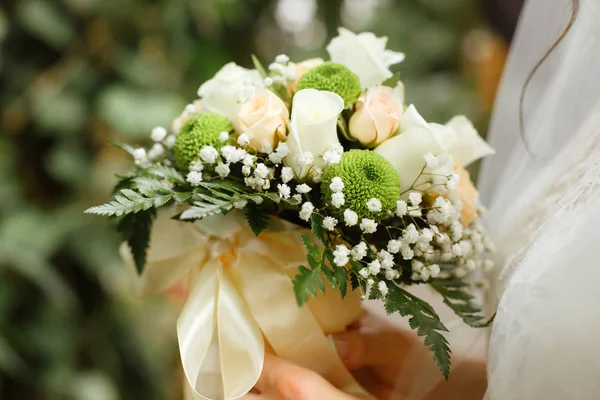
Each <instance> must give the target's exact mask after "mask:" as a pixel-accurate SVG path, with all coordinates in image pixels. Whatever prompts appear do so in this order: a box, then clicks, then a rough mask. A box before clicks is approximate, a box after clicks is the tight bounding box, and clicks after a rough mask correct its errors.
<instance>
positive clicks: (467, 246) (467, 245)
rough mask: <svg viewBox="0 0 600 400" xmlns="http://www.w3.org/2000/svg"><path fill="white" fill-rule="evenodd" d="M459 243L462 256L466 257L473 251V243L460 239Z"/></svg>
mask: <svg viewBox="0 0 600 400" xmlns="http://www.w3.org/2000/svg"><path fill="white" fill-rule="evenodd" d="M459 244H460V247H461V251H462V256H463V257H468V256H469V255H471V253H472V252H473V244H472V243H471V242H470V241H469V240H461V241H460V242H459Z"/></svg>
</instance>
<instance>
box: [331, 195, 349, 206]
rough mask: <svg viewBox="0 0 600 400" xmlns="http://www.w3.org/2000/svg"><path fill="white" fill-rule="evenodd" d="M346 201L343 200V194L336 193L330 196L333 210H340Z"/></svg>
mask: <svg viewBox="0 0 600 400" xmlns="http://www.w3.org/2000/svg"><path fill="white" fill-rule="evenodd" d="M345 202H346V201H345V200H344V193H342V192H337V193H333V194H332V195H331V205H332V206H334V207H335V208H340V207H341V206H343V205H344V203H345Z"/></svg>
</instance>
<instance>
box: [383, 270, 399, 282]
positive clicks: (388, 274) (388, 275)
mask: <svg viewBox="0 0 600 400" xmlns="http://www.w3.org/2000/svg"><path fill="white" fill-rule="evenodd" d="M399 277H400V273H399V272H398V271H395V270H392V269H388V270H387V271H385V279H387V280H388V281H391V280H394V279H397V278H399Z"/></svg>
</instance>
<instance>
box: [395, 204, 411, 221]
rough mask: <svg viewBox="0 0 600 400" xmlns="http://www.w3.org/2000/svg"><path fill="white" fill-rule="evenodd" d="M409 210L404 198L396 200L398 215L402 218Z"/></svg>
mask: <svg viewBox="0 0 600 400" xmlns="http://www.w3.org/2000/svg"><path fill="white" fill-rule="evenodd" d="M407 211H408V205H407V204H406V202H405V201H404V200H398V201H397V202H396V215H397V216H399V217H400V218H402V217H404V216H405V215H406V212H407Z"/></svg>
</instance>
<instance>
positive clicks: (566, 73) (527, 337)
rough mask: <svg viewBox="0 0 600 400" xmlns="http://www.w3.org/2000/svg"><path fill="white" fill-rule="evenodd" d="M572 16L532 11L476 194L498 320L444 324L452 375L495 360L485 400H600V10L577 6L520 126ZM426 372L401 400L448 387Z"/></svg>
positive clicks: (545, 0) (518, 41)
mask: <svg viewBox="0 0 600 400" xmlns="http://www.w3.org/2000/svg"><path fill="white" fill-rule="evenodd" d="M573 9H574V8H573V3H572V1H571V0H528V2H527V4H526V6H525V8H524V10H523V13H522V15H521V19H520V21H519V26H518V30H517V32H516V35H515V38H514V41H513V45H512V48H511V51H510V55H509V59H508V62H507V65H506V69H505V71H504V75H503V79H502V83H501V87H500V91H499V93H498V97H497V99H496V103H495V108H494V113H493V119H492V124H491V127H490V132H489V135H488V140H489V141H490V143H491V145H492V146H493V147H494V148H495V149H496V151H497V153H496V155H495V156H492V157H490V158H489V159H487V160H485V161H484V164H483V169H482V171H481V174H480V179H479V183H480V185H479V188H480V192H481V199H482V202H483V203H484V204H486V205H488V213H487V215H486V217H485V221H486V225H487V227H488V232H489V234H490V236H491V237H492V238H493V239H494V241H495V243H496V245H497V247H498V253H497V254H498V260H497V267H496V270H495V271H493V273H492V274H491V276H490V279H491V282H492V285H491V287H492V288H491V291H490V293H488V297H489V301H488V304H489V310H490V313H492V312H493V311H494V310H497V316H496V319H495V321H494V324H493V327H492V329H491V333H490V331H486V330H477V329H473V328H468V327H466V326H464V324H461V323H458V322H457V321H456V318H453V319H454V321H451V322H450V323H449V324H448V323H447V326H448V327H449V328H450V330H451V333H450V334H449V335H448V337H449V339H450V343H451V346H452V348H453V365H454V366H456V365H458V364H460V361H461V358H463V357H473V356H477V355H480V356H483V354H485V353H487V358H488V389H487V392H486V395H485V400H567V399H568V400H592V399H600V290H599V289H600V0H580V9H579V13H578V14H577V16H576V20H575V22H574V24H573V25H572V27H571V29H570V30H569V31H568V34H567V35H566V36H565V38H564V40H561V41H560V43H559V44H558V45H557V46H556V48H555V49H554V50H553V51H552V52H551V53H550V55H549V56H548V57H547V59H546V60H545V61H544V62H543V63H542V64H541V66H540V68H539V69H538V70H537V71H536V72H535V74H534V76H533V78H532V80H531V82H530V84H529V85H528V87H527V90H526V92H525V98H524V107H523V118H524V131H523V134H522V135H521V131H520V127H519V115H520V110H519V99H520V95H521V92H522V89H523V87H524V86H525V83H526V80H527V77H528V75H529V74H530V72H531V71H532V70H534V68H535V67H536V64H538V63H539V61H540V60H542V59H543V58H544V56H545V55H546V53H548V50H549V49H550V48H551V47H552V46H553V44H554V43H556V42H557V39H558V38H559V37H560V36H561V33H563V31H564V30H565V28H566V27H567V25H568V23H569V20H570V18H571V16H572V14H573V13H572V11H573ZM522 136H524V137H525V140H526V142H527V143H528V144H529V146H528V147H529V149H530V150H529V151H528V150H527V147H526V146H525V144H524V139H523V137H522ZM426 297H427V300H430V301H433V303H434V304H435V306H436V307H438V306H439V301H438V300H439V299H437V300H436V299H433V297H434V296H433V295H431V294H429V295H427V296H426ZM442 315H443V316H444V313H443V314H442ZM449 315H450V314H449V313H448V312H446V313H445V316H446V318H447V317H448V316H449ZM488 339H489V340H488ZM486 344H487V346H486ZM478 353H479V354H478ZM482 353H483V354H482ZM421 356H422V355H421ZM417 359H418V357H416V356H415V357H414V358H413V360H417ZM421 359H422V357H421ZM407 368H415V365H414V364H412V363H410V362H409V363H407ZM418 368H419V373H418V374H416V375H417V379H414V381H412V382H410V385H409V386H408V387H410V388H411V390H410V393H409V394H408V397H405V396H404V397H402V396H401V397H399V398H402V399H403V400H422V399H424V398H426V396H427V393H429V392H430V391H431V390H432V388H434V387H435V386H437V384H438V383H439V382H440V380H439V371H436V368H435V365H434V364H433V363H431V365H418ZM406 375H412V376H414V374H406ZM450 378H451V379H452V374H451V375H450ZM402 380H403V374H401V376H400V378H399V382H400V383H399V386H401V387H404V388H406V387H407V384H406V382H402Z"/></svg>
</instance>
